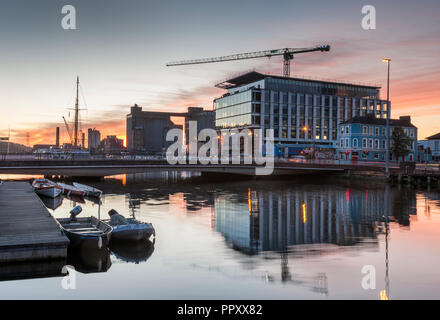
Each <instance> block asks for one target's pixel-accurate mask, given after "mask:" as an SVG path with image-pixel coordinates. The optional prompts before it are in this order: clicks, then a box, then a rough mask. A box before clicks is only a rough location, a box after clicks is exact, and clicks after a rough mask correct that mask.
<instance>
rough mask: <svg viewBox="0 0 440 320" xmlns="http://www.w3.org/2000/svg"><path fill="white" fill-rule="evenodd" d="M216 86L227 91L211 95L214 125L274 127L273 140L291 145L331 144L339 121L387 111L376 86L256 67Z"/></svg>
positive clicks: (380, 114) (224, 127)
mask: <svg viewBox="0 0 440 320" xmlns="http://www.w3.org/2000/svg"><path fill="white" fill-rule="evenodd" d="M216 86H217V87H219V88H223V89H226V90H227V93H226V94H224V95H223V96H222V97H220V98H218V99H215V100H214V107H215V112H216V128H217V129H219V130H220V129H229V128H239V129H241V128H250V129H253V128H261V129H273V130H274V143H275V145H276V146H281V147H288V148H292V149H301V148H304V147H310V146H314V147H320V148H333V147H334V146H335V145H336V143H337V138H338V137H337V135H338V132H337V130H338V124H339V123H341V122H343V121H347V120H349V119H351V118H353V117H357V116H364V115H366V114H369V113H371V114H373V115H374V116H375V117H377V118H380V119H386V116H387V103H386V101H384V100H380V97H379V91H380V86H373V85H360V84H353V83H339V82H330V81H320V80H309V79H301V78H286V77H279V76H271V75H265V74H261V73H258V72H249V73H246V74H244V75H241V76H238V77H235V78H233V79H229V80H227V81H225V82H222V83H219V84H217V85H216ZM264 132H265V131H264ZM289 152H290V151H289Z"/></svg>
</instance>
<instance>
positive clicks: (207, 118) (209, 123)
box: [185, 107, 215, 144]
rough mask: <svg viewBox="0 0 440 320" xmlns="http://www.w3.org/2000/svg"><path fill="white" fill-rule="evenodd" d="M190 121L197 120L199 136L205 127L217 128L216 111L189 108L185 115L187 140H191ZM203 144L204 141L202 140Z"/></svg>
mask: <svg viewBox="0 0 440 320" xmlns="http://www.w3.org/2000/svg"><path fill="white" fill-rule="evenodd" d="M189 121H196V122H197V136H198V135H199V133H200V131H202V130H203V129H215V111H207V110H203V108H194V107H190V108H188V113H187V115H186V117H185V141H186V143H187V144H188V141H189ZM200 143H201V144H203V143H204V142H200Z"/></svg>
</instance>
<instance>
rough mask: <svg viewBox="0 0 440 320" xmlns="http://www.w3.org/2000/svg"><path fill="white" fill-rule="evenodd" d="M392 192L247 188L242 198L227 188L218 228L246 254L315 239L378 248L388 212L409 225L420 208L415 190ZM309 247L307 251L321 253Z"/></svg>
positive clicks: (218, 207) (295, 248) (218, 206)
mask: <svg viewBox="0 0 440 320" xmlns="http://www.w3.org/2000/svg"><path fill="white" fill-rule="evenodd" d="M407 191H408V190H407ZM388 194H389V196H388V195H387V192H385V190H384V189H365V190H361V189H356V188H340V187H335V186H331V187H328V186H323V187H319V186H316V187H314V188H310V187H309V188H306V189H305V190H304V187H303V186H301V187H293V188H288V189H283V190H274V191H272V190H265V189H251V188H249V189H248V192H247V199H242V200H241V201H240V199H239V197H237V194H235V193H234V194H232V193H227V192H223V193H222V194H220V195H218V196H216V199H215V206H214V208H215V229H216V230H217V231H219V232H220V233H222V234H223V236H224V237H225V239H226V241H227V242H228V243H229V244H230V245H231V246H232V247H233V248H234V249H236V250H239V251H241V252H243V253H246V254H257V253H258V252H260V251H282V252H284V251H287V252H289V253H292V254H296V253H299V254H303V253H304V250H302V249H301V248H304V247H303V246H300V245H311V244H334V245H338V246H345V247H349V246H364V247H365V246H368V247H375V246H377V244H378V240H377V236H378V235H379V234H382V233H384V232H385V216H386V215H388V216H390V215H391V217H390V218H389V220H390V221H395V222H397V223H398V224H400V225H401V226H408V225H409V216H410V215H415V214H416V213H417V211H416V206H415V204H416V196H415V193H414V192H394V193H388ZM390 209H391V211H390V212H389V213H388V211H389V210H390ZM305 248H307V253H308V254H316V253H322V252H317V251H315V250H313V251H311V250H310V246H306V247H305ZM322 248H327V247H322ZM328 248H329V249H331V248H332V247H328ZM324 250H325V249H324Z"/></svg>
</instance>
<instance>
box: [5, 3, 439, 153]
mask: <svg viewBox="0 0 440 320" xmlns="http://www.w3.org/2000/svg"><path fill="white" fill-rule="evenodd" d="M71 2H72V5H74V6H75V7H76V9H77V30H64V29H62V28H61V25H60V21H61V18H62V15H61V13H60V11H61V7H62V6H61V4H60V3H59V1H50V0H48V1H41V2H38V3H36V2H35V3H34V2H32V3H30V2H29V1H24V0H18V1H5V2H2V4H0V39H2V50H1V51H0V61H2V72H1V73H0V85H1V88H2V89H1V93H0V136H7V135H8V132H9V129H10V133H11V140H12V141H13V142H17V143H22V144H27V143H28V139H27V137H28V136H29V144H31V145H33V144H36V143H54V142H55V127H56V126H59V127H60V128H61V134H62V137H61V141H62V142H68V141H69V138H68V135H67V133H66V130H65V127H64V123H63V120H62V116H65V117H66V119H68V121H69V122H70V125H73V124H72V122H71V121H72V120H73V112H72V110H70V109H69V108H73V106H74V97H75V92H74V90H75V78H76V76H77V75H79V76H80V80H81V91H80V106H81V108H82V109H84V110H82V111H81V128H82V129H83V130H84V132H86V131H87V128H96V129H98V130H100V131H101V136H102V137H105V136H106V135H117V136H118V137H120V138H124V137H125V116H126V114H127V113H129V107H130V106H131V105H133V104H134V103H137V104H139V105H140V106H142V107H143V108H144V110H155V111H184V110H185V109H186V107H188V106H202V107H205V108H206V109H211V108H212V100H213V99H214V98H216V97H218V96H220V95H221V94H222V93H223V91H222V90H220V89H217V88H215V87H214V84H216V83H218V82H221V81H223V80H225V79H227V78H228V77H229V76H231V75H234V74H237V73H240V72H244V71H247V70H250V69H256V70H257V71H260V72H267V73H270V74H277V75H279V74H281V73H282V59H281V58H280V57H273V58H271V59H255V60H243V61H233V62H224V63H217V64H206V65H193V66H184V67H173V68H169V67H166V66H165V64H166V63H167V62H169V61H174V60H183V59H193V58H204V57H216V56H221V55H227V54H233V53H240V52H248V51H257V50H265V49H276V48H283V47H308V46H314V45H317V44H324V43H328V44H330V45H331V47H332V49H331V51H330V52H328V53H308V54H302V55H297V56H295V59H294V60H293V62H292V69H291V74H292V75H293V76H301V75H305V76H311V77H316V78H324V79H336V80H342V81H347V82H350V81H354V82H366V83H380V84H382V86H383V88H382V92H381V95H382V98H383V99H385V98H386V64H385V63H383V62H382V61H381V60H382V58H385V57H386V58H391V59H392V62H391V85H390V89H391V90H390V91H391V102H392V117H393V118H395V117H398V116H400V115H411V118H412V120H413V123H414V124H415V125H416V126H417V127H418V130H419V139H424V138H425V137H427V136H429V135H432V134H435V133H438V132H440V125H439V123H440V90H439V83H440V59H439V57H440V41H439V35H440V23H439V22H440V21H439V16H440V15H439V12H440V3H439V2H438V1H429V0H426V1H418V2H414V1H406V0H404V1H399V2H398V5H397V4H396V3H397V2H396V1H386V0H384V1H369V3H368V4H371V5H374V6H375V8H376V18H377V23H376V29H375V30H363V29H362V28H361V20H362V17H363V15H362V13H361V9H362V6H363V5H364V3H363V2H362V1H348V0H341V1H313V2H311V1H308V2H306V1H279V2H277V4H276V5H275V4H273V3H270V2H267V1H247V0H244V1H238V2H234V6H233V8H232V7H231V4H229V5H228V4H227V2H228V1H223V2H221V3H220V2H218V1H216V2H214V1H212V2H211V1H185V2H182V1H175V2H173V4H172V5H171V6H170V4H169V3H168V4H164V3H161V2H148V1H136V0H133V1H127V2H122V1H101V0H96V1H83V0H78V1H71ZM170 8H172V10H171V9H170ZM86 136H87V135H86Z"/></svg>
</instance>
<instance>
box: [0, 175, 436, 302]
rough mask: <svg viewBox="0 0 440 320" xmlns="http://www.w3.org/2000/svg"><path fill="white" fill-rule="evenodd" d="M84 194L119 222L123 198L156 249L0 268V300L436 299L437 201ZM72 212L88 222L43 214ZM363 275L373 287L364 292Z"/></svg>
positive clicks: (214, 189) (308, 189)
mask: <svg viewBox="0 0 440 320" xmlns="http://www.w3.org/2000/svg"><path fill="white" fill-rule="evenodd" d="M88 184H90V185H94V186H96V187H98V188H100V189H102V190H103V191H104V193H105V194H104V196H103V200H102V205H101V207H100V214H101V218H108V216H107V212H108V210H110V209H112V208H113V209H116V210H117V211H118V212H119V213H121V214H123V215H125V216H129V215H130V214H131V210H130V208H129V197H131V199H132V200H133V203H134V207H135V208H134V212H135V216H136V218H138V219H139V220H143V221H146V222H151V223H153V226H154V227H155V230H156V238H155V240H153V239H152V241H151V242H143V243H138V244H132V245H127V244H118V245H115V246H113V247H112V248H111V250H110V251H109V252H105V253H102V252H99V253H90V252H86V253H75V254H70V256H69V259H68V261H67V262H64V261H61V262H55V263H36V264H25V265H22V264H19V265H12V266H5V265H3V266H0V277H1V278H0V279H1V280H3V281H0V298H1V299H20V298H24V299H380V298H387V297H388V298H390V299H440V267H439V266H440V194H439V193H438V191H427V190H422V191H418V190H414V189H410V188H407V187H401V188H397V187H388V186H385V185H381V184H378V183H370V184H368V183H367V184H366V183H363V184H362V185H357V184H356V183H355V181H351V182H347V181H342V182H341V181H338V182H336V181H323V180H322V179H316V178H315V179H311V178H306V177H304V178H295V179H289V180H279V181H259V180H257V181H255V180H247V181H229V182H214V181H209V180H206V179H202V178H201V177H191V176H190V175H189V174H185V173H156V174H136V175H126V176H125V175H124V176H117V177H108V178H106V179H105V180H104V181H101V182H88ZM77 204H80V205H81V206H82V207H83V212H82V214H81V216H90V215H95V216H97V215H98V205H97V204H96V203H94V202H91V201H89V200H85V203H77V202H74V201H72V200H69V199H67V198H64V199H63V201H62V202H61V203H48V204H47V205H48V206H50V207H56V206H58V207H57V208H56V209H55V210H53V209H49V211H50V212H51V213H52V214H53V215H54V216H55V217H57V218H58V217H67V216H69V211H70V210H71V209H72V208H73V207H74V206H75V205H77ZM65 264H69V265H72V266H74V267H75V269H76V270H78V271H79V272H77V273H76V276H75V283H76V288H75V289H70V290H65V289H63V287H62V281H63V275H62V274H60V269H61V267H62V266H63V265H65ZM365 266H368V267H365ZM364 267H365V268H366V269H365V270H364V271H368V273H362V270H363V268H364ZM51 270H52V271H51ZM372 270H373V271H372ZM366 276H369V277H370V278H369V279H370V280H371V279H373V280H374V278H375V281H373V280H372V281H373V282H374V283H372V285H373V287H375V289H368V290H366V289H364V288H363V287H362V280H363V278H364V277H366ZM370 283H371V282H370Z"/></svg>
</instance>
